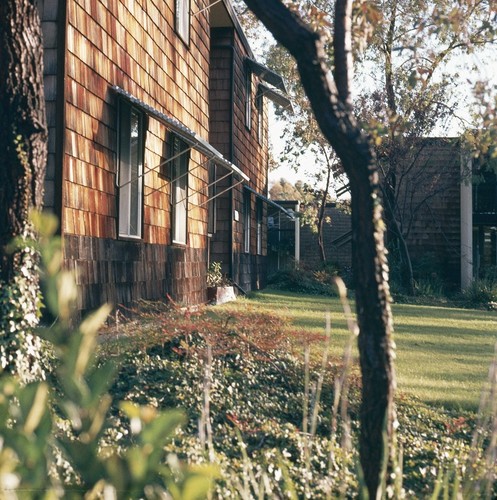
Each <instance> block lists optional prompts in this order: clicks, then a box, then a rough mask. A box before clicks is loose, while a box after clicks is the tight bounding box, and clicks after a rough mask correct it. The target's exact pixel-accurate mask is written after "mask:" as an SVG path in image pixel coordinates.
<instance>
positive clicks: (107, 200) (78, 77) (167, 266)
mask: <svg viewBox="0 0 497 500" xmlns="http://www.w3.org/2000/svg"><path fill="white" fill-rule="evenodd" d="M45 1H46V2H47V1H48V0H45ZM202 6H203V3H202V2H199V1H196V0H192V7H191V8H192V11H193V12H195V11H197V10H199V8H200V7H202ZM207 15H208V11H204V12H203V13H200V14H199V15H197V16H195V17H192V24H191V31H190V45H189V47H187V46H186V45H185V44H184V43H183V42H182V41H181V40H180V39H179V37H178V36H177V35H176V33H175V31H174V0H166V1H165V0H146V1H143V2H139V1H130V0H67V17H68V26H67V55H66V86H65V97H66V108H65V113H66V115H65V117H66V129H65V151H64V177H63V189H62V192H63V219H62V222H63V232H64V234H65V235H66V260H67V261H68V265H69V266H70V267H71V266H76V267H78V268H79V269H80V276H81V277H80V287H81V290H82V297H83V299H82V303H81V307H82V308H85V309H86V308H88V307H93V305H94V302H95V300H96V301H97V302H98V301H99V300H111V301H112V302H118V303H119V302H124V303H127V302H130V301H131V300H135V299H137V298H140V297H141V298H160V297H163V296H164V293H169V294H171V295H172V296H173V298H174V299H175V300H178V301H180V302H185V303H198V302H203V301H204V300H205V297H204V293H205V291H204V288H205V266H206V234H207V206H206V205H205V204H204V205H203V206H199V205H200V204H202V203H203V202H204V201H205V200H206V189H205V187H206V183H207V168H206V164H205V158H204V157H203V156H202V155H200V154H199V153H198V152H196V151H192V152H191V162H190V174H189V178H188V182H189V188H190V190H189V194H190V195H191V196H190V197H189V200H188V241H187V246H186V247H172V246H170V245H171V206H170V186H169V184H168V183H167V182H166V181H165V179H164V178H163V177H160V176H159V174H158V170H159V169H155V170H152V171H150V172H148V173H146V174H145V176H144V190H143V193H144V208H143V227H144V229H143V241H142V242H126V241H119V240H117V206H118V198H117V189H116V174H117V168H118V165H117V130H116V127H117V98H116V96H115V95H114V94H113V93H112V92H111V91H110V88H111V87H112V86H114V85H118V86H119V87H121V88H123V89H124V90H126V91H128V92H130V93H131V94H133V95H135V96H136V97H138V98H139V99H141V100H142V101H144V102H145V103H147V104H149V105H151V106H152V107H154V108H156V109H158V110H159V111H162V112H164V113H166V114H167V115H169V116H172V117H174V118H176V119H178V120H179V121H181V122H182V123H184V124H185V125H186V126H187V127H189V128H190V129H192V130H193V131H194V132H196V133H198V134H199V135H200V136H201V137H204V138H206V139H207V138H208V130H209V121H208V98H209V95H208V89H209V81H208V78H209V48H208V47H209V30H208V28H209V27H208V21H207V17H206V16H207ZM168 137H169V135H168V131H167V130H166V127H165V126H164V125H162V124H161V123H159V122H158V121H157V120H155V119H154V118H152V117H151V118H150V119H149V120H148V128H147V134H146V143H145V161H144V169H145V171H147V170H148V169H154V168H155V167H157V166H158V165H159V164H160V163H161V162H163V161H164V160H165V159H166V158H167V156H168ZM195 191H200V193H196V192H195ZM76 242H78V243H76ZM85 245H90V246H94V245H96V248H97V249H98V251H95V252H94V253H93V254H91V255H90V254H88V252H87V251H85V250H83V248H84V247H85ZM102 245H103V246H102ZM200 268H202V269H204V271H203V272H201V271H200ZM106 297H107V298H106Z"/></svg>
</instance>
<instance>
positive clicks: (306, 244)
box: [300, 206, 352, 269]
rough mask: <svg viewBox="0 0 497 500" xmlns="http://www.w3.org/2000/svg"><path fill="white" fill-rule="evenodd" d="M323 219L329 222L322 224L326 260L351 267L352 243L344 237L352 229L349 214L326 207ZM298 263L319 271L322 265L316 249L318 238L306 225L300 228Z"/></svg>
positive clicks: (317, 248)
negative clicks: (325, 218) (327, 219)
mask: <svg viewBox="0 0 497 500" xmlns="http://www.w3.org/2000/svg"><path fill="white" fill-rule="evenodd" d="M325 217H327V218H328V217H329V219H330V222H329V223H327V222H325V223H324V227H323V240H324V248H325V254H326V260H327V262H329V263H333V264H338V265H340V266H342V267H345V268H348V267H350V266H351V265H352V243H351V239H350V238H349V237H347V236H346V235H347V234H348V233H349V232H350V230H351V228H352V218H351V216H350V215H349V214H347V213H345V212H343V211H341V210H339V209H338V208H336V207H331V206H328V207H326V211H325ZM300 261H301V263H302V264H304V265H305V266H307V267H309V268H311V269H319V268H320V266H321V265H322V263H321V257H320V252H319V247H318V236H317V234H316V233H313V232H312V231H311V228H310V227H309V226H308V225H302V226H301V227H300Z"/></svg>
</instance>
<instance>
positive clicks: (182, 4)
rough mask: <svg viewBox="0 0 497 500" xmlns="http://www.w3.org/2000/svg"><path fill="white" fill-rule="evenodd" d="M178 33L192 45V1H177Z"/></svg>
mask: <svg viewBox="0 0 497 500" xmlns="http://www.w3.org/2000/svg"><path fill="white" fill-rule="evenodd" d="M176 33H178V35H179V37H180V38H181V39H182V40H183V41H184V42H185V43H186V44H189V43H190V0H176Z"/></svg>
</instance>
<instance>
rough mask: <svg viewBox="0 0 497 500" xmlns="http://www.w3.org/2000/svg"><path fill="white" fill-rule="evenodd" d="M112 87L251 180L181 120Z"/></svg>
mask: <svg viewBox="0 0 497 500" xmlns="http://www.w3.org/2000/svg"><path fill="white" fill-rule="evenodd" d="M111 88H112V91H113V92H115V93H116V94H117V95H119V96H121V97H123V98H125V99H127V100H128V101H129V102H130V103H131V104H133V105H134V106H136V107H137V108H139V109H141V110H143V111H144V112H145V113H146V114H147V115H149V116H152V117H153V118H155V119H156V120H158V121H160V122H161V123H162V124H163V125H165V126H166V127H167V128H168V129H169V130H171V131H172V132H174V133H175V134H176V135H177V136H178V137H180V139H183V141H185V142H186V143H187V144H188V145H190V146H191V147H192V148H193V149H195V150H197V151H199V152H200V153H202V154H204V155H205V156H207V157H209V158H210V160H211V161H213V162H215V163H217V164H218V165H221V166H223V167H225V168H227V169H228V170H231V171H232V172H233V174H235V175H237V176H238V177H240V178H241V179H243V180H245V181H246V182H248V181H249V180H250V179H249V177H248V176H247V175H246V174H244V173H243V172H242V171H241V170H240V169H239V168H238V167H237V166H236V165H234V164H233V163H231V162H230V161H229V160H227V159H226V158H224V156H223V155H222V154H221V153H220V152H219V151H218V150H217V149H216V148H215V147H214V146H212V144H209V142H207V141H206V140H205V139H203V138H202V137H200V136H199V135H198V134H197V133H195V132H194V131H193V130H191V129H189V128H188V127H187V126H186V125H184V124H183V123H181V122H180V121H179V120H176V119H175V118H172V117H170V116H168V115H166V114H165V113H162V112H161V111H159V110H157V109H155V108H153V107H152V106H150V105H148V104H146V103H145V102H143V101H142V100H140V99H138V98H137V97H136V96H134V95H132V94H130V93H129V92H127V91H126V90H124V89H122V88H121V87H118V86H117V85H115V86H113V87H111Z"/></svg>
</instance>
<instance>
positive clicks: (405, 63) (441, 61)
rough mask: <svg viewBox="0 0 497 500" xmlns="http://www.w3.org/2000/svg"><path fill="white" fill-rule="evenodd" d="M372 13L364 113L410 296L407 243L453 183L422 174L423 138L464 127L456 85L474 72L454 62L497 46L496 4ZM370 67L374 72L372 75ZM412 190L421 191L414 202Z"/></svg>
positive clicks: (437, 4)
mask: <svg viewBox="0 0 497 500" xmlns="http://www.w3.org/2000/svg"><path fill="white" fill-rule="evenodd" d="M371 9H374V11H375V13H376V14H375V15H376V16H377V18H378V19H380V18H381V22H376V23H374V24H372V25H371V26H372V30H371V35H370V37H369V43H368V46H367V48H365V50H364V52H363V53H362V54H361V58H362V61H363V62H365V64H364V65H363V66H362V67H363V70H362V73H361V74H362V75H363V78H368V77H369V79H368V81H370V82H372V83H371V85H370V87H372V89H371V90H366V91H364V92H363V94H362V96H361V98H360V102H361V106H360V108H359V110H360V113H361V119H362V120H363V121H364V122H365V123H368V124H369V125H368V126H369V128H370V130H371V131H372V132H373V133H374V134H375V137H376V144H377V155H378V158H379V160H380V161H379V165H380V168H381V173H382V182H381V186H382V194H383V200H384V206H385V215H386V221H387V227H388V246H389V250H390V255H391V256H393V257H394V258H395V260H396V261H397V262H398V264H399V267H400V276H399V277H400V279H401V282H402V284H403V286H404V288H405V290H406V291H407V292H408V293H413V292H414V281H413V271H412V264H411V258H410V253H409V248H408V245H407V243H406V238H407V237H408V236H409V232H410V229H411V227H412V225H413V222H414V221H415V220H416V217H417V215H418V213H419V209H420V208H421V207H422V206H423V205H425V204H428V203H429V201H430V200H431V199H432V198H433V197H434V196H436V195H438V194H439V193H441V192H443V191H445V190H446V189H447V188H448V187H449V186H450V185H451V183H452V182H453V179H450V178H448V175H447V174H445V175H444V172H440V173H439V175H438V174H436V175H433V172H429V171H428V172H426V171H424V169H423V165H422V164H420V163H419V162H418V161H417V160H418V158H419V156H420V155H421V154H422V150H423V149H424V147H425V145H426V144H425V142H424V141H423V140H422V138H425V137H427V136H429V135H432V134H433V132H434V131H435V130H437V129H438V130H443V129H444V127H446V126H447V125H448V124H449V123H453V122H454V120H459V121H462V120H461V118H460V117H459V116H458V111H459V109H458V101H459V100H460V99H461V98H462V95H461V93H460V92H458V91H457V87H458V85H460V84H461V83H465V84H466V87H468V83H467V81H466V80H465V79H466V78H467V76H468V75H467V72H468V71H473V72H474V73H476V72H477V68H471V69H470V68H465V72H466V74H464V75H459V74H458V72H457V68H456V64H452V66H451V65H449V63H450V62H454V58H455V57H457V56H460V55H464V54H468V53H471V52H474V51H478V50H479V49H480V48H481V47H483V46H485V45H486V44H488V43H492V42H493V41H494V39H495V22H494V21H493V17H494V15H495V2H493V1H492V0H477V1H471V2H466V1H463V2H457V4H453V3H450V2H449V3H447V2H445V1H440V0H416V1H415V2H412V1H408V0H393V1H386V0H378V1H376V2H373V3H372V7H371ZM368 67H372V68H373V69H372V71H371V74H370V75H368V72H367V71H366V69H365V68H368ZM373 82H374V83H373ZM413 191H416V192H417V193H418V197H417V200H416V202H415V203H412V202H411V199H412V198H411V196H410V193H412V192H413ZM420 191H422V193H423V196H422V197H421V198H420V197H419V192H420Z"/></svg>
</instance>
